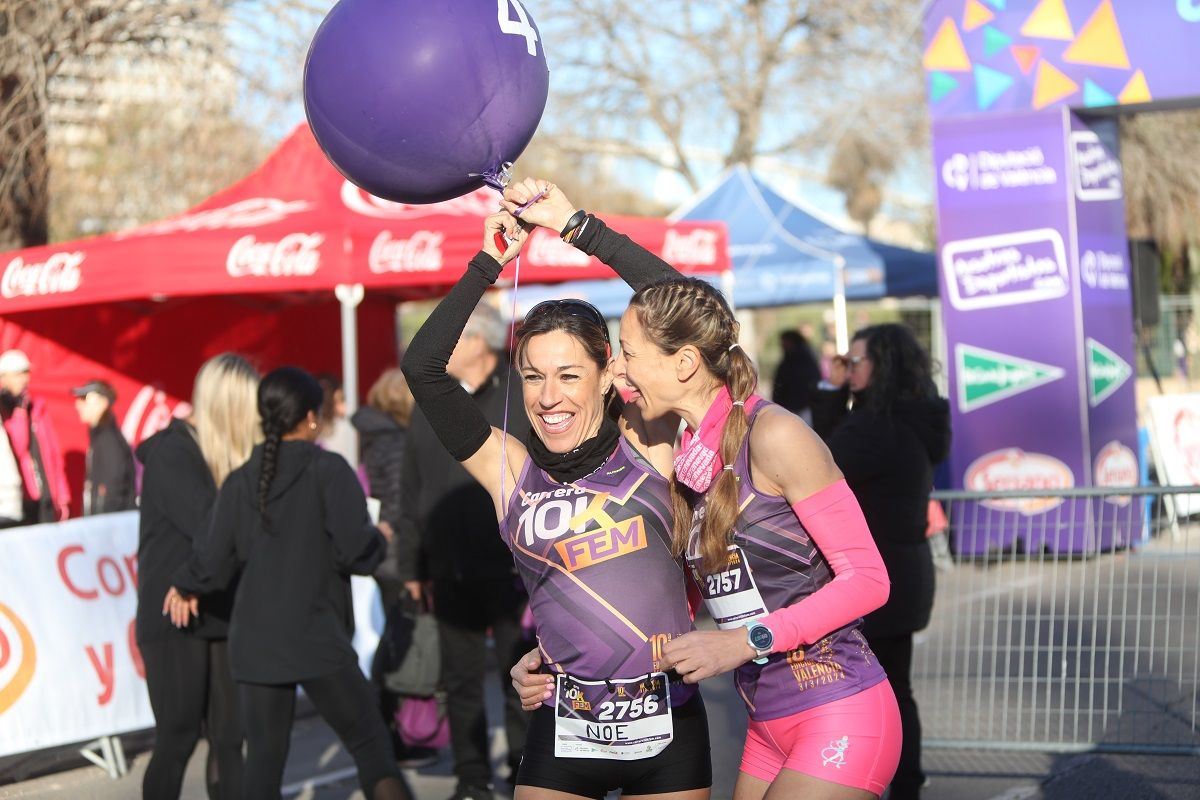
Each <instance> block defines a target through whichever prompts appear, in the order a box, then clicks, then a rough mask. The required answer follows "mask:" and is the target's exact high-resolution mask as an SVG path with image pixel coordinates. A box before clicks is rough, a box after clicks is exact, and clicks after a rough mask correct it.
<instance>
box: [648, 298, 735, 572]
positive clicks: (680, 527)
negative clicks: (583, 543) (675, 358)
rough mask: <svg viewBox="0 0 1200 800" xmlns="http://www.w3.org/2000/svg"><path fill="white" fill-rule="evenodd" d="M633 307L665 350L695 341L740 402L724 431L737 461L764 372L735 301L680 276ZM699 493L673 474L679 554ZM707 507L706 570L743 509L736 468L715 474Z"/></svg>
mask: <svg viewBox="0 0 1200 800" xmlns="http://www.w3.org/2000/svg"><path fill="white" fill-rule="evenodd" d="M630 308H633V309H634V310H635V313H636V314H637V317H638V322H639V323H641V325H642V327H643V328H644V329H645V331H646V336H647V338H648V339H650V340H651V341H653V342H655V344H656V345H657V346H658V348H659V350H660V351H662V352H663V353H675V352H678V351H679V349H680V348H682V347H683V346H685V345H692V346H693V347H695V348H696V349H697V351H699V353H700V356H701V358H702V359H703V361H704V366H705V367H706V368H707V369H708V372H709V373H710V374H711V375H712V376H713V378H714V379H716V380H717V381H719V382H720V383H722V384H723V385H724V386H725V387H726V388H728V389H729V394H730V397H731V398H732V399H733V401H734V402H735V403H737V405H735V406H734V408H733V410H732V411H731V412H730V414H729V416H728V417H727V418H726V420H725V427H724V428H723V429H722V431H721V444H720V455H721V461H722V462H723V463H724V464H726V465H732V464H733V463H734V462H735V461H736V460H737V456H738V453H739V452H740V451H741V448H742V444H743V443H744V442H745V441H746V434H747V433H748V432H749V430H750V425H749V422H748V421H747V419H746V414H745V409H744V404H745V402H746V400H747V399H748V398H749V397H750V395H751V394H752V393H753V392H754V388H755V386H757V385H758V372H757V370H756V369H755V367H754V362H753V361H751V360H750V357H749V356H748V355H746V353H745V351H743V350H742V348H741V347H740V346H738V344H737V342H738V333H739V325H738V323H737V321H736V320H735V319H734V317H733V311H732V310H731V309H730V308H729V304H728V303H726V302H725V298H724V297H722V296H721V294H720V292H718V291H717V290H716V289H715V288H714V287H713V286H712V285H710V284H708V283H706V282H705V281H702V280H698V279H696V278H679V279H672V280H669V281H663V282H661V283H656V284H653V285H651V286H647V287H645V288H644V289H642V290H641V291H639V292H638V293H637V294H635V295H634V297H633V300H632V301H630ZM694 499H695V493H694V492H693V491H692V490H691V489H689V488H688V487H687V486H685V485H684V484H683V483H681V482H680V481H679V479H678V478H672V480H671V510H672V514H673V518H674V522H673V530H672V549H673V550H674V552H675V554H676V555H677V556H678V555H681V554H682V553H684V552H686V551H687V546H688V540H689V539H690V537H691V532H692V527H693V512H692V503H693V501H694ZM705 507H706V509H707V510H706V512H705V516H704V520H703V521H702V522H701V525H700V547H699V551H700V555H701V557H702V559H703V562H704V569H705V571H706V572H715V571H719V570H720V569H722V568H723V567H724V565H725V563H726V561H727V558H728V555H727V552H728V548H729V544H730V543H731V542H732V538H733V530H734V525H735V524H736V522H737V517H738V512H739V497H738V481H737V476H735V475H734V473H733V471H732V470H729V469H725V470H722V471H721V473H720V474H719V475H718V476H717V477H716V478H715V479H714V480H713V483H712V485H711V486H710V487H709V489H708V502H707V503H706V505H705Z"/></svg>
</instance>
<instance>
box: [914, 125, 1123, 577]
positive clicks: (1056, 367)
mask: <svg viewBox="0 0 1200 800" xmlns="http://www.w3.org/2000/svg"><path fill="white" fill-rule="evenodd" d="M934 134H935V135H934V164H935V167H936V169H937V172H938V186H937V190H938V214H939V218H938V230H939V250H940V252H939V262H940V266H941V288H942V305H943V312H944V320H945V327H946V338H947V343H948V356H949V362H950V363H949V365H948V367H949V370H948V371H949V379H950V386H951V387H952V389H951V407H952V424H953V428H954V441H953V449H952V452H951V470H952V474H953V479H954V485H955V486H956V487H961V488H963V489H967V490H978V491H984V492H995V491H1003V490H1040V489H1047V490H1051V491H1053V490H1056V489H1064V488H1071V487H1075V486H1087V485H1093V484H1099V485H1118V486H1119V485H1130V484H1133V483H1136V478H1137V471H1136V467H1137V460H1136V457H1135V456H1134V455H1133V453H1134V452H1135V451H1134V450H1133V449H1132V448H1133V446H1134V443H1135V442H1136V418H1135V413H1134V405H1133V381H1132V380H1131V372H1132V367H1131V366H1130V365H1131V364H1132V363H1133V322H1132V311H1131V299H1130V292H1129V266H1128V258H1127V256H1126V252H1127V245H1126V242H1125V236H1124V209H1123V201H1122V187H1121V176H1120V163H1119V161H1118V160H1117V158H1116V127H1115V124H1114V123H1113V122H1112V121H1111V120H1102V121H1099V122H1095V123H1092V124H1090V125H1089V124H1087V123H1085V122H1084V121H1082V120H1080V119H1079V118H1078V117H1075V116H1074V115H1073V114H1071V113H1070V112H1068V111H1066V110H1064V109H1054V110H1050V111H1045V112H1041V113H1033V114H1030V113H1026V114H1011V115H992V116H989V117H987V118H978V117H976V118H964V119H957V120H938V121H935V123H934ZM985 505H988V504H987V503H985ZM1060 505H1062V503H1061V501H1057V502H1049V501H1045V500H1036V501H1006V502H1004V503H992V504H991V506H992V507H1001V508H1004V509H1005V510H1016V511H1018V512H1019V513H1020V514H1023V515H1025V516H1027V517H1035V516H1036V515H1039V514H1046V513H1048V512H1050V511H1053V510H1054V509H1056V508H1057V507H1058V506H1060ZM1082 505H1086V504H1081V506H1082ZM1070 512H1071V513H1070V514H1069V515H1067V517H1068V518H1069V519H1071V520H1072V522H1071V523H1070V524H1069V525H1068V526H1067V528H1068V529H1064V528H1063V526H1061V525H1058V526H1057V527H1055V526H1054V525H1040V526H1038V525H1031V526H1028V528H1029V530H1038V531H1041V533H1040V534H1038V538H1037V540H1034V539H1033V538H1032V537H1030V539H1029V540H1027V541H1022V542H1020V543H1019V545H1020V546H1022V547H1024V548H1026V549H1027V550H1034V549H1038V548H1040V547H1042V546H1046V547H1050V548H1051V549H1053V550H1056V551H1057V550H1062V549H1070V550H1072V551H1079V550H1082V549H1091V548H1093V547H1095V546H1096V545H1097V543H1098V542H1100V541H1101V540H1106V541H1107V545H1106V546H1112V544H1113V540H1114V535H1113V532H1112V531H1111V530H1110V531H1108V532H1107V533H1103V532H1100V531H1097V530H1096V528H1095V527H1094V526H1093V525H1091V523H1090V517H1089V514H1090V513H1091V512H1089V511H1088V510H1087V509H1086V508H1083V507H1081V508H1080V509H1078V513H1076V510H1074V509H1070ZM1057 518H1059V519H1061V518H1063V510H1059V511H1058V517H1057ZM983 533H984V534H985V535H984V536H983V538H982V539H980V540H978V541H970V542H963V541H958V542H957V545H958V546H959V548H960V551H965V552H971V553H978V554H981V553H984V552H986V551H987V550H994V549H1007V548H1008V547H1010V546H1012V545H1013V540H1012V537H1013V536H1014V535H1016V534H1015V532H1014V531H1012V530H1010V531H1007V532H999V533H997V534H996V536H992V535H991V532H983ZM1117 536H1118V537H1119V538H1120V539H1121V540H1122V541H1123V540H1124V539H1125V538H1126V536H1127V532H1123V533H1122V532H1119V533H1118V534H1117ZM997 537H998V538H997Z"/></svg>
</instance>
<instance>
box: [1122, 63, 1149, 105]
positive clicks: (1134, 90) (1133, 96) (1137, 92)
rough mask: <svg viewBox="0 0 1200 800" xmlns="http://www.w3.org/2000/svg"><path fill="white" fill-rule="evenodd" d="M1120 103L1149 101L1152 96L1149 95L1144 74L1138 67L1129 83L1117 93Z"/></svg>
mask: <svg viewBox="0 0 1200 800" xmlns="http://www.w3.org/2000/svg"><path fill="white" fill-rule="evenodd" d="M1117 97H1118V98H1119V99H1120V100H1121V104H1122V105H1129V104H1130V103H1149V102H1150V101H1151V100H1153V99H1154V98H1153V97H1151V96H1150V86H1149V85H1148V84H1147V83H1146V75H1145V73H1143V72H1142V71H1141V70H1140V69H1139V70H1138V71H1137V72H1135V73H1133V77H1132V78H1130V79H1129V83H1127V84H1125V88H1124V89H1122V90H1121V93H1120V94H1119V95H1117Z"/></svg>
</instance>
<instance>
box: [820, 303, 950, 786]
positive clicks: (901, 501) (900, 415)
mask: <svg viewBox="0 0 1200 800" xmlns="http://www.w3.org/2000/svg"><path fill="white" fill-rule="evenodd" d="M931 372H932V370H931V366H930V361H929V355H928V354H927V353H926V352H925V350H924V349H923V348H922V347H921V345H920V344H919V343H918V342H917V340H916V337H914V336H913V334H912V332H911V331H910V330H909V329H908V328H906V327H904V326H903V325H896V324H887V325H873V326H871V327H868V328H863V329H862V330H860V331H858V332H857V333H856V334H855V335H854V339H853V340H852V341H851V344H850V352H849V353H848V355H847V356H846V357H845V358H844V359H842V365H841V366H840V367H839V368H836V369H835V374H833V375H831V379H830V383H831V384H833V387H832V388H831V389H830V390H827V391H824V392H822V393H821V395H822V396H821V397H820V398H819V399H818V402H817V404H816V405H815V406H814V420H813V423H814V428H815V429H816V431H817V433H819V434H821V436H822V437H824V438H825V440H826V442H827V444H828V445H829V450H830V452H831V453H832V454H833V460H834V461H835V462H836V463H837V465H838V468H839V469H841V471H842V472H843V474H845V476H846V482H847V483H848V484H849V485H850V489H851V490H852V491H853V492H854V495H855V497H857V498H858V502H859V504H860V505H861V506H862V510H863V514H864V515H865V516H866V518H867V524H868V526H869V527H870V529H871V535H872V536H873V537H874V538H875V543H876V544H877V545H878V546H879V552H880V555H882V556H883V562H884V564H885V565H886V566H887V570H888V576H889V577H890V578H891V582H892V591H891V595H890V597H889V599H888V602H887V603H886V604H884V606H883V607H882V608H880V609H879V610H877V611H874V612H872V613H871V614H868V615H867V616H866V618H865V619H864V625H863V633H864V634H865V635H866V637H867V643H868V644H869V645H870V646H871V649H872V650H873V651H874V652H875V655H876V656H878V658H879V663H880V664H881V665H882V666H883V668H884V671H885V672H887V676H888V679H889V680H890V681H891V683H892V688H893V689H894V690H895V692H896V700H897V701H898V702H899V704H900V721H901V725H902V727H903V730H904V745H903V747H902V749H901V751H900V765H899V768H898V769H897V770H896V776H895V778H894V779H893V780H892V786H891V795H890V797H891V798H892V800H910V799H911V798H917V797H919V796H920V791H921V786H922V784H923V783H924V781H925V774H924V772H922V770H921V720H920V716H919V715H918V711H917V703H916V700H915V699H914V697H913V692H912V647H913V633H915V632H916V631H919V630H921V629H922V628H924V627H925V626H926V625H928V624H929V615H930V613H931V612H932V610H933V594H934V567H933V553H932V550H931V549H930V546H929V541H928V539H927V538H926V529H927V528H928V526H929V521H928V509H929V493H930V491H931V490H932V488H933V468H934V465H936V464H938V463H939V462H941V461H942V460H943V459H945V458H946V455H947V454H948V452H949V448H950V407H949V404H948V403H947V402H946V401H945V400H944V399H943V398H941V397H938V395H937V389H936V388H935V387H934V384H933V379H932V377H931ZM851 397H853V406H852V408H850V409H849V410H847V404H848V401H849V399H850V398H851Z"/></svg>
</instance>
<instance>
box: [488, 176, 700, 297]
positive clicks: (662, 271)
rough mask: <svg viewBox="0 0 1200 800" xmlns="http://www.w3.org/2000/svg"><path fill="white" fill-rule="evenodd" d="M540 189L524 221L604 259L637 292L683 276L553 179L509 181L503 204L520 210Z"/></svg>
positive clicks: (523, 217)
mask: <svg viewBox="0 0 1200 800" xmlns="http://www.w3.org/2000/svg"><path fill="white" fill-rule="evenodd" d="M539 193H542V197H541V199H539V200H538V201H537V202H535V203H533V204H532V205H531V206H529V208H527V209H525V210H524V211H523V212H521V214H520V217H521V221H522V222H527V223H529V224H531V225H538V226H540V227H543V228H548V229H550V230H552V231H554V232H555V233H557V234H558V235H559V236H561V237H563V239H564V240H565V241H567V242H569V243H571V244H572V245H574V246H575V247H576V248H578V249H580V250H582V251H583V252H585V253H587V254H588V255H589V256H595V257H596V258H598V259H600V260H601V261H603V262H604V263H605V264H607V265H608V266H610V267H612V268H613V271H614V272H616V273H617V275H618V276H619V277H620V278H621V280H623V281H625V282H626V283H628V284H629V285H630V286H632V287H633V290H634V291H635V292H636V291H637V290H639V289H641V288H642V287H644V286H649V285H650V284H652V283H658V282H659V281H664V280H670V279H672V278H678V277H680V276H681V273H680V272H679V271H678V270H677V269H675V268H674V267H672V266H671V265H670V264H668V263H667V262H666V261H663V260H662V259H661V258H659V257H658V256H656V255H654V253H651V252H650V251H649V250H647V249H646V248H644V247H642V246H641V245H640V244H638V243H637V242H635V241H633V240H632V239H630V238H629V237H628V236H626V235H625V234H623V233H617V232H616V231H614V230H612V229H610V228H609V227H608V226H607V225H605V224H604V222H603V220H600V219H598V218H597V217H595V216H592V215H591V214H588V213H586V212H585V211H583V210H582V209H580V208H577V207H576V206H575V205H574V204H572V203H571V201H570V200H568V199H567V196H566V195H564V194H563V193H562V190H561V189H559V188H558V187H557V186H555V185H554V184H552V183H550V182H549V181H544V180H539V179H535V178H526V179H525V180H523V181H519V182H516V183H513V184H511V185H509V187H508V188H507V189H505V190H504V200H503V202H502V205H503V206H504V208H505V209H507V210H508V211H509V212H512V213H516V212H517V211H518V209H519V208H520V206H522V205H523V204H525V203H527V202H529V201H530V200H531V199H533V198H534V197H535V196H537V195H538V194H539Z"/></svg>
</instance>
